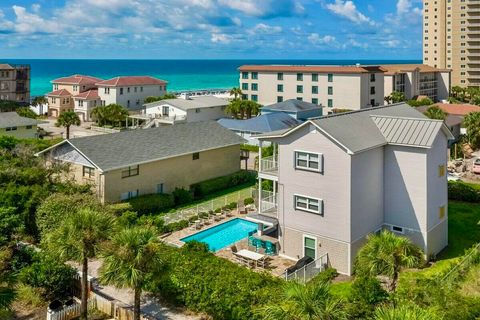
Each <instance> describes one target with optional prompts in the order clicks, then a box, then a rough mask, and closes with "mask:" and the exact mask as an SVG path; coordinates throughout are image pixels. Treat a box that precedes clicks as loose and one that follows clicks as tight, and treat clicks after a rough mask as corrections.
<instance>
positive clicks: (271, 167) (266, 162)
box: [259, 156, 278, 176]
mask: <svg viewBox="0 0 480 320" xmlns="http://www.w3.org/2000/svg"><path fill="white" fill-rule="evenodd" d="M259 172H260V173H264V174H267V175H273V176H277V175H278V160H277V159H275V158H274V157H273V156H270V157H266V158H262V159H261V160H260V170H259Z"/></svg>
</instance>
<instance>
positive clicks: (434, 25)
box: [423, 0, 480, 87]
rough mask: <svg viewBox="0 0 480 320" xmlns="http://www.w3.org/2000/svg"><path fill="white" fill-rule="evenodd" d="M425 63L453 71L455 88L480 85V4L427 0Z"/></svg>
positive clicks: (424, 35) (425, 0)
mask: <svg viewBox="0 0 480 320" xmlns="http://www.w3.org/2000/svg"><path fill="white" fill-rule="evenodd" d="M423 63H425V64H428V65H430V66H433V67H436V68H441V69H445V68H447V69H452V70H453V71H452V85H453V86H462V87H470V86H472V87H478V86H479V85H480V1H478V0H452V1H451V0H424V12H423Z"/></svg>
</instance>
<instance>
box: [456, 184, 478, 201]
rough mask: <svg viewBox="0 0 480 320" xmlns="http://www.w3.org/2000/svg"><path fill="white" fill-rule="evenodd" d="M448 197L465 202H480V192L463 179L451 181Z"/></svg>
mask: <svg viewBox="0 0 480 320" xmlns="http://www.w3.org/2000/svg"><path fill="white" fill-rule="evenodd" d="M448 199H450V200H456V201H464V202H480V192H479V191H478V190H476V189H474V188H473V187H471V186H469V185H468V184H466V183H463V182H461V181H449V182H448Z"/></svg>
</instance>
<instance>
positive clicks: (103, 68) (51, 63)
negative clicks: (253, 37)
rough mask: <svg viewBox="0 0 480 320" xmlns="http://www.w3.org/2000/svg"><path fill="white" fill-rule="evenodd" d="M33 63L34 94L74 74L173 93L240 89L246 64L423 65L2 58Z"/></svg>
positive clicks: (309, 61) (48, 88) (5, 60)
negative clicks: (130, 78)
mask: <svg viewBox="0 0 480 320" xmlns="http://www.w3.org/2000/svg"><path fill="white" fill-rule="evenodd" d="M3 62H6V63H13V64H30V65H31V68H32V72H31V95H32V96H38V95H44V94H45V93H47V92H50V91H51V90H52V85H51V83H50V81H51V80H53V79H55V78H59V77H63V76H67V75H72V74H87V75H91V76H95V77H99V78H103V79H108V78H113V77H116V76H120V75H150V76H153V77H158V78H160V79H164V80H167V81H168V82H169V84H168V89H169V90H170V91H179V90H195V89H209V88H210V89H213V88H231V87H233V86H238V71H237V69H238V67H239V66H241V65H243V64H317V65H332V64H334V65H353V64H355V63H357V62H358V63H361V64H394V63H421V61H419V60H408V61H407V60H93V59H92V60H64V59H62V60H54V59H51V60H42V59H1V58H0V63H3Z"/></svg>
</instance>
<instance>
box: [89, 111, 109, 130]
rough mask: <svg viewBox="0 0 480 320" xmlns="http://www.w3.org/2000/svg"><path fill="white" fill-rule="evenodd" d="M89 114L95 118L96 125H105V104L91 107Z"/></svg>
mask: <svg viewBox="0 0 480 320" xmlns="http://www.w3.org/2000/svg"><path fill="white" fill-rule="evenodd" d="M90 115H91V117H92V118H93V119H94V120H95V122H96V123H97V125H99V126H100V127H102V126H104V125H105V122H106V118H107V114H106V109H105V106H96V107H95V108H93V109H92V112H91V113H90Z"/></svg>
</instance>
